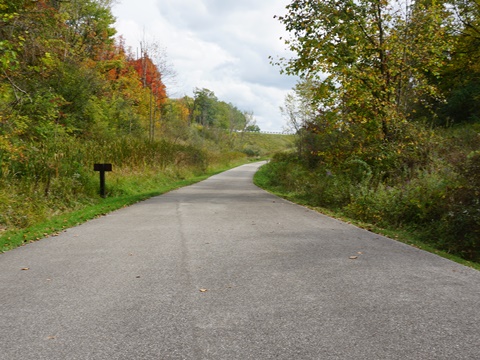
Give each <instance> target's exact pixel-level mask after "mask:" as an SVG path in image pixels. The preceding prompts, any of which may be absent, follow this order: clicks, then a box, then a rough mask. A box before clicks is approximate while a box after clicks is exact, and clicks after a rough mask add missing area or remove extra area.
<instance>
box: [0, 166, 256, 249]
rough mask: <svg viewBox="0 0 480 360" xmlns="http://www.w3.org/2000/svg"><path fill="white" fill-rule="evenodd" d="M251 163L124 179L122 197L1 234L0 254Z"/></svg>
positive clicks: (94, 202)
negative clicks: (186, 172) (189, 173)
mask: <svg viewBox="0 0 480 360" xmlns="http://www.w3.org/2000/svg"><path fill="white" fill-rule="evenodd" d="M248 161H249V160H247V159H239V160H237V161H234V162H232V163H231V164H230V165H229V166H219V167H213V168H211V169H209V170H207V171H206V172H205V173H203V174H201V175H195V174H191V175H189V176H182V178H178V177H175V176H170V177H165V176H162V177H154V176H150V181H148V182H144V184H143V186H142V182H141V181H138V177H137V176H130V177H128V176H123V177H122V184H121V186H122V191H121V192H122V193H123V194H122V195H114V196H111V197H107V198H105V199H102V198H100V197H98V198H97V199H95V200H93V202H92V203H91V204H88V205H84V206H82V207H81V208H80V209H77V210H72V211H66V212H64V213H62V214H59V215H57V216H53V217H51V218H49V219H48V220H46V221H42V222H38V223H36V224H34V225H32V226H29V227H27V228H24V229H13V230H9V231H4V232H3V233H0V253H2V252H5V251H8V250H11V249H14V248H16V247H19V246H22V245H25V244H27V243H31V242H35V241H38V240H40V239H42V238H46V237H50V236H58V235H59V234H60V233H61V232H62V231H64V230H66V229H67V228H71V227H74V226H77V225H80V224H82V223H84V222H86V221H88V220H91V219H94V218H97V217H100V216H103V215H105V214H107V213H110V212H112V211H115V210H118V209H121V208H124V207H127V206H129V205H132V204H135V203H138V202H140V201H143V200H146V199H148V198H151V197H154V196H158V195H162V194H165V193H167V192H169V191H172V190H175V189H178V188H181V187H184V186H188V185H191V184H194V183H197V182H200V181H203V180H205V179H207V178H209V177H210V176H213V175H215V174H218V173H221V172H223V171H226V170H228V169H231V168H234V167H236V166H240V165H242V164H245V163H247V162H248ZM113 181H115V180H113ZM107 182H108V180H107ZM107 186H108V183H107Z"/></svg>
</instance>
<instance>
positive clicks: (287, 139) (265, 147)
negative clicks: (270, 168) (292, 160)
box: [239, 133, 295, 157]
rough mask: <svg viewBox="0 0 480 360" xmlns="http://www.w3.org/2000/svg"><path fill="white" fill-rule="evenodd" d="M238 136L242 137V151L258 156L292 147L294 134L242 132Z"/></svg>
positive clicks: (267, 155) (268, 154)
mask: <svg viewBox="0 0 480 360" xmlns="http://www.w3.org/2000/svg"><path fill="white" fill-rule="evenodd" d="M239 136H240V137H242V144H243V145H242V146H243V151H244V152H245V153H247V154H249V155H256V156H260V157H269V156H271V155H272V154H274V153H276V152H281V151H285V150H289V149H292V148H293V146H294V140H295V137H294V135H280V134H261V133H244V134H241V135H239Z"/></svg>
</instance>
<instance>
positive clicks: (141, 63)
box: [131, 55, 167, 105]
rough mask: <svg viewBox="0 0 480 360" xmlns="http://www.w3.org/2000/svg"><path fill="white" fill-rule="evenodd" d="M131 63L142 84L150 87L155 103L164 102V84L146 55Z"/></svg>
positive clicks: (165, 97) (158, 72)
mask: <svg viewBox="0 0 480 360" xmlns="http://www.w3.org/2000/svg"><path fill="white" fill-rule="evenodd" d="M131 64H132V66H133V67H134V68H135V70H136V71H137V73H138V75H139V77H140V79H141V80H142V83H143V85H144V86H147V87H148V88H150V90H151V91H152V92H153V94H154V95H155V98H156V101H157V103H158V104H159V105H160V104H162V103H164V102H165V100H166V99H167V92H166V87H165V84H164V83H163V82H162V74H161V73H160V71H158V68H157V66H156V65H155V64H154V63H153V61H152V60H151V59H150V58H149V57H148V55H145V56H143V57H142V58H140V59H137V60H133V61H131Z"/></svg>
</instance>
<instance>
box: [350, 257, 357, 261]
mask: <svg viewBox="0 0 480 360" xmlns="http://www.w3.org/2000/svg"><path fill="white" fill-rule="evenodd" d="M355 259H358V256H350V260H355Z"/></svg>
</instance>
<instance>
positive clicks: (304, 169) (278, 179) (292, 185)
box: [259, 138, 480, 262]
mask: <svg viewBox="0 0 480 360" xmlns="http://www.w3.org/2000/svg"><path fill="white" fill-rule="evenodd" d="M437 140H440V139H439V138H437ZM452 145H453V143H452V142H451V141H449V140H448V138H447V141H445V142H442V141H438V142H437V145H436V146H435V148H434V153H436V154H443V151H444V150H446V149H449V150H450V151H451V150H452V148H454V147H453V146H452ZM476 146H477V147H480V143H479V142H478V138H477V139H476ZM461 154H462V153H461V152H459V153H457V155H456V156H453V157H452V158H451V159H450V163H447V162H445V159H442V158H432V159H430V161H429V162H428V164H427V165H425V166H424V167H423V169H420V168H417V170H415V171H413V172H412V171H411V170H407V169H405V170H404V171H405V172H404V174H403V176H398V177H397V178H396V179H393V178H391V177H389V178H385V177H384V174H382V173H380V174H376V173H374V172H373V171H372V167H371V166H370V165H369V164H368V163H367V162H365V161H363V160H361V159H358V158H357V159H351V160H348V161H345V162H343V163H341V164H338V165H337V166H334V167H325V166H324V165H322V164H318V165H317V166H316V167H314V168H312V166H311V165H309V164H308V163H307V162H306V161H305V160H303V159H302V158H299V157H298V156H297V155H294V154H282V155H277V156H274V157H273V159H272V161H271V162H270V163H269V164H268V165H266V166H264V167H262V169H261V174H260V175H259V178H260V179H261V180H260V182H259V185H261V186H264V187H266V188H268V189H271V190H272V191H276V192H279V193H282V194H290V196H293V199H295V200H296V201H299V202H301V203H304V204H308V205H311V206H318V207H324V208H328V209H332V210H334V211H337V212H341V213H343V214H345V215H346V216H348V217H350V218H353V219H356V220H360V221H363V222H367V223H370V224H373V225H375V226H380V227H385V228H393V229H408V230H409V231H410V232H412V233H414V234H416V236H418V237H419V238H420V239H422V241H423V242H424V243H428V244H432V245H433V246H435V247H436V248H438V249H441V250H444V251H447V252H448V253H452V254H456V255H459V256H461V257H463V258H465V259H468V260H473V261H477V262H478V261H479V260H480V243H479V240H480V201H479V196H478V195H479V194H480V176H479V175H478V174H480V152H479V151H473V152H471V153H470V154H469V155H468V156H466V155H465V156H463V157H462V156H461Z"/></svg>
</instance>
